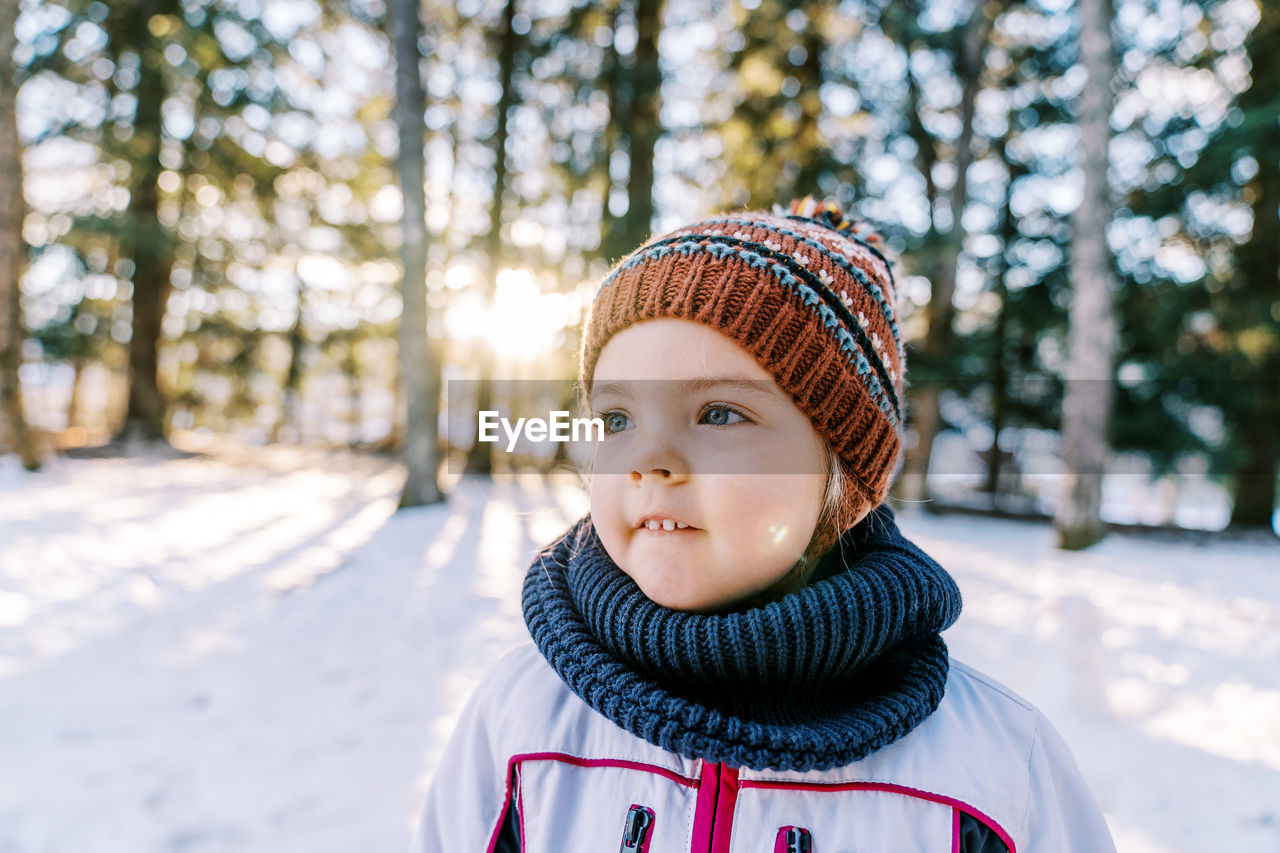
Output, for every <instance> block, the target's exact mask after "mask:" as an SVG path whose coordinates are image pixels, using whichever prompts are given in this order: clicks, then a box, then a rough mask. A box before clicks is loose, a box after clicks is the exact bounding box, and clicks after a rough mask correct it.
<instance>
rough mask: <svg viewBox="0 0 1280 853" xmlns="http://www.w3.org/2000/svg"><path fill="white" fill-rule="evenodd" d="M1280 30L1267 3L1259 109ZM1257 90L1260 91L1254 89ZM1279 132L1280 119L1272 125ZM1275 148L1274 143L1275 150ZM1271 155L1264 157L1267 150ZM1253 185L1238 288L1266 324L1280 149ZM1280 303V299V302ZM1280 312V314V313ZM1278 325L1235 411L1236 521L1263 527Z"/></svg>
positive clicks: (1254, 57)
mask: <svg viewBox="0 0 1280 853" xmlns="http://www.w3.org/2000/svg"><path fill="white" fill-rule="evenodd" d="M1277 35H1280V10H1277V9H1276V8H1275V7H1274V6H1271V7H1266V8H1263V9H1262V14H1261V19H1260V20H1259V22H1258V25H1257V26H1256V27H1255V28H1254V31H1253V33H1252V34H1251V35H1250V36H1249V41H1248V43H1247V49H1248V51H1249V61H1250V65H1251V70H1250V76H1251V77H1252V78H1253V86H1252V87H1251V90H1250V92H1249V95H1250V98H1249V100H1250V101H1251V104H1250V105H1249V106H1250V108H1251V111H1252V110H1258V111H1262V110H1265V109H1267V106H1266V103H1267V102H1266V99H1267V98H1273V97H1274V96H1275V92H1276V85H1277V83H1278V82H1280V61H1278V60H1277V58H1276V53H1275V47H1274V45H1275V39H1276V36H1277ZM1254 90H1257V91H1256V94H1255V92H1254ZM1271 132H1272V133H1274V125H1273V126H1272V131H1271ZM1272 151H1273V152H1274V149H1272ZM1259 159H1260V160H1262V159H1263V157H1262V156H1260V157H1259ZM1250 188H1251V189H1252V190H1253V194H1254V197H1253V233H1252V234H1251V235H1250V236H1249V242H1248V243H1246V244H1245V245H1243V246H1241V247H1240V248H1239V250H1237V252H1236V257H1237V268H1238V276H1239V282H1240V283H1241V286H1240V287H1239V288H1238V290H1240V291H1243V292H1244V293H1257V294H1260V295H1261V297H1262V298H1261V299H1259V298H1258V297H1253V298H1252V299H1253V300H1254V301H1253V304H1254V305H1256V306H1257V309H1256V310H1254V311H1252V312H1251V313H1252V315H1253V316H1252V317H1251V318H1250V319H1249V320H1247V321H1246V322H1245V327H1246V328H1249V327H1253V326H1255V325H1257V324H1265V323H1266V322H1267V321H1266V320H1265V319H1264V318H1265V317H1266V316H1267V314H1268V308H1269V307H1270V308H1271V315H1272V317H1273V318H1274V317H1275V314H1274V311H1275V309H1274V307H1271V306H1268V305H1267V302H1268V301H1269V300H1270V299H1272V298H1273V295H1274V294H1275V293H1277V290H1278V289H1277V284H1280V281H1278V280H1277V279H1280V216H1277V211H1280V170H1277V169H1276V162H1275V155H1274V153H1272V154H1271V156H1270V162H1269V163H1266V165H1264V166H1263V167H1262V168H1261V169H1259V170H1258V174H1257V176H1256V177H1255V178H1254V180H1253V181H1252V182H1251V183H1250ZM1273 305H1274V303H1273ZM1276 319H1280V318H1276ZM1269 325H1270V326H1271V338H1272V342H1271V347H1270V349H1269V355H1268V356H1266V357H1265V358H1263V359H1262V363H1261V364H1257V365H1251V370H1250V372H1251V373H1252V374H1253V375H1252V376H1250V377H1249V378H1248V379H1245V380H1244V382H1243V384H1244V385H1245V386H1246V387H1243V388H1240V389H1239V391H1237V392H1236V396H1237V399H1239V400H1241V401H1242V403H1243V401H1244V400H1250V401H1253V402H1255V405H1238V406H1237V407H1236V411H1235V413H1234V417H1235V418H1244V419H1246V420H1245V422H1244V423H1240V424H1237V425H1236V428H1237V431H1238V433H1239V435H1240V439H1241V441H1242V443H1243V444H1244V445H1245V448H1246V451H1247V458H1246V460H1245V461H1244V463H1243V465H1242V466H1241V468H1240V469H1239V470H1238V471H1237V472H1236V478H1235V494H1234V502H1233V505H1232V508H1231V526H1232V527H1256V528H1262V529H1265V530H1271V529H1273V524H1274V520H1273V519H1274V513H1275V506H1276V469H1277V466H1280V434H1278V431H1280V426H1277V425H1278V424H1280V352H1277V346H1278V345H1280V342H1277V340H1276V336H1277V331H1278V330H1277V329H1276V325H1275V323H1274V322H1273V323H1271V324H1269Z"/></svg>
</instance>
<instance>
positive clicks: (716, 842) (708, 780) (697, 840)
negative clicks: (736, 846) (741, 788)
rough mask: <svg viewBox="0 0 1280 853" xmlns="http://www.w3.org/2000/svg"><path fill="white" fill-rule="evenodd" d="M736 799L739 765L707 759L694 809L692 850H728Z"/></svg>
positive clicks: (697, 852) (695, 852)
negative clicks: (731, 765)
mask: <svg viewBox="0 0 1280 853" xmlns="http://www.w3.org/2000/svg"><path fill="white" fill-rule="evenodd" d="M737 802H738V768H736V767H730V766H728V765H726V764H718V763H716V762H714V761H706V760H704V761H703V762H702V775H701V776H700V777H699V779H698V799H697V802H696V804H695V805H694V809H693V846H692V848H691V850H692V853H728V851H729V834H730V832H731V831H732V828H733V809H734V806H735V805H737Z"/></svg>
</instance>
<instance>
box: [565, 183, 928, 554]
mask: <svg viewBox="0 0 1280 853" xmlns="http://www.w3.org/2000/svg"><path fill="white" fill-rule="evenodd" d="M879 244H880V238H879V237H878V235H876V234H875V233H874V232H873V231H871V230H870V229H869V228H868V227H867V226H866V225H865V224H863V223H861V222H858V221H851V220H849V219H847V218H846V217H845V216H844V214H842V213H841V211H840V209H839V207H837V206H836V205H835V204H833V203H830V202H827V203H819V202H817V201H814V200H813V199H811V198H806V199H802V200H799V201H795V202H792V204H791V206H790V210H789V212H787V211H782V210H777V211H775V212H774V213H764V212H759V211H744V212H739V213H731V214H725V215H722V216H717V217H714V218H711V219H707V220H704V221H702V222H698V223H696V224H694V225H690V226H688V227H685V228H680V229H678V230H676V231H673V232H671V233H670V234H667V235H665V236H663V237H659V238H656V239H653V240H650V241H649V242H648V243H646V244H645V245H643V246H641V247H640V248H639V249H637V250H635V251H634V252H632V253H631V254H630V255H629V256H627V257H626V258H624V259H623V260H622V261H620V262H619V263H618V265H617V266H616V267H614V269H613V271H612V272H610V273H609V275H608V276H607V277H606V278H605V280H604V283H603V284H602V285H601V287H600V289H599V291H598V292H597V293H596V297H595V302H594V304H593V305H592V307H591V311H590V315H589V316H588V318H587V321H586V328H585V332H584V334H583V337H582V347H581V350H580V352H579V373H578V375H579V377H580V379H581V382H582V387H583V389H584V390H589V389H590V388H591V382H592V378H593V377H594V375H595V367H596V361H597V360H598V359H599V357H600V350H601V349H602V348H603V347H604V345H605V343H606V342H607V341H608V340H609V338H610V337H611V336H613V335H614V334H616V333H617V332H618V331H620V330H622V329H624V328H626V327H627V326H631V325H633V324H635V323H639V322H641V321H643V320H651V319H659V318H679V319H685V320H692V321H694V322H698V323H703V324H706V325H708V326H711V327H712V328H714V329H716V330H717V331H719V332H720V333H722V334H724V335H726V336H727V337H729V338H730V339H731V340H733V341H734V342H735V343H737V344H738V345H739V346H741V347H742V348H743V349H745V350H746V351H747V352H749V353H751V354H752V355H753V356H755V358H756V359H757V360H758V361H759V362H760V364H761V365H763V366H764V368H765V369H766V370H768V371H769V373H771V374H772V375H773V377H774V379H775V381H776V382H777V383H778V385H779V387H781V388H782V389H783V390H784V391H786V392H787V393H788V394H789V395H790V396H791V399H792V400H793V401H794V402H795V404H796V405H797V406H798V407H799V408H800V410H801V411H803V412H805V413H806V414H808V415H809V417H810V419H811V420H812V422H813V425H814V428H815V429H816V430H817V431H818V434H819V435H821V436H822V437H823V438H825V439H826V440H827V441H828V442H830V444H831V446H832V448H833V449H834V450H835V452H836V454H837V455H838V456H839V457H840V460H841V469H842V476H843V477H844V480H845V486H846V488H845V496H846V499H845V501H844V505H843V509H844V510H845V511H844V513H843V515H844V516H845V517H847V518H855V517H856V513H857V512H858V511H859V509H861V504H863V502H866V503H869V504H870V505H871V506H872V507H874V506H878V505H879V504H880V503H881V502H882V501H883V500H884V498H885V495H886V494H887V493H888V490H889V484H890V482H891V481H892V479H893V477H894V475H896V474H897V471H898V467H899V465H900V464H901V453H900V449H901V444H902V441H901V437H902V428H903V378H904V372H905V368H906V354H905V352H904V350H903V347H902V341H901V336H900V334H899V330H898V315H897V306H896V288H895V285H894V281H893V275H892V273H890V271H889V264H888V262H887V261H886V260H885V257H884V256H883V255H882V254H881V253H880V250H879V249H878V248H877V246H878V245H879ZM843 532H844V531H843V530H839V529H835V527H834V526H833V522H832V520H830V519H828V520H827V521H826V523H825V525H824V522H823V521H822V520H820V521H819V529H818V530H816V531H815V533H814V538H815V541H814V542H811V543H810V547H809V548H808V549H806V555H809V554H821V553H823V552H824V551H825V550H826V549H827V548H828V547H830V546H831V545H832V544H834V542H835V540H836V539H837V538H838V537H839V536H840V534H841V533H843Z"/></svg>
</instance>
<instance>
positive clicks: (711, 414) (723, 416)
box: [702, 403, 751, 426]
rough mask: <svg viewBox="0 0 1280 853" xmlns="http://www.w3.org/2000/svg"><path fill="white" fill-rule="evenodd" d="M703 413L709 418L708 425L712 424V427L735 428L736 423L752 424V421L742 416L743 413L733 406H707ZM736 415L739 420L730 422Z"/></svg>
mask: <svg viewBox="0 0 1280 853" xmlns="http://www.w3.org/2000/svg"><path fill="white" fill-rule="evenodd" d="M702 413H703V414H704V415H706V416H707V417H708V423H710V424H711V425H712V426H733V424H735V423H742V422H746V423H751V419H750V418H748V417H747V416H746V415H744V414H742V412H740V411H738V410H737V409H735V408H733V407H732V406H726V405H723V404H714V403H713V404H712V405H710V406H707V407H706V408H705V409H703V410H702ZM734 415H736V416H737V417H738V418H739V420H737V421H729V420H728V418H730V417H732V416H734Z"/></svg>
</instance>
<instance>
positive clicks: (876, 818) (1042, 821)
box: [413, 643, 1115, 853]
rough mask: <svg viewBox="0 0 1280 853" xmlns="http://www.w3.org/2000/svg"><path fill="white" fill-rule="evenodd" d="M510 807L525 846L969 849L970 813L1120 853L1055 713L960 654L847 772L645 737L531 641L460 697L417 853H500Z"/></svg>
mask: <svg viewBox="0 0 1280 853" xmlns="http://www.w3.org/2000/svg"><path fill="white" fill-rule="evenodd" d="M511 806H514V807H515V809H516V813H514V814H513V815H512V820H515V821H517V825H518V834H519V837H520V848H521V850H523V851H525V853H597V851H598V853H615V851H618V850H623V851H633V850H634V851H648V853H775V851H776V853H787V851H791V850H794V851H812V853H954V851H958V850H960V849H961V844H960V826H961V819H962V817H963V815H965V814H968V815H970V816H972V817H973V818H976V819H977V820H978V821H980V822H981V823H983V824H985V825H986V826H987V827H989V828H990V829H991V830H993V831H994V834H995V835H997V836H999V838H1000V839H1001V840H1002V841H1003V842H1004V845H1005V846H1006V847H1007V848H1008V850H1009V851H1011V853H1068V851H1070V853H1113V851H1114V850H1115V847H1114V845H1113V844H1112V841H1111V836H1110V834H1109V832H1108V830H1107V825H1106V822H1105V821H1104V820H1103V817H1102V814H1101V812H1100V811H1099V809H1098V806H1097V805H1096V804H1095V802H1094V800H1093V797H1092V795H1091V794H1090V792H1089V790H1088V788H1087V787H1086V785H1085V783H1084V781H1083V779H1082V778H1081V777H1080V773H1079V770H1078V769H1077V768H1076V764H1075V761H1074V760H1073V759H1072V757H1071V754H1070V752H1069V751H1068V749H1067V747H1066V745H1065V744H1064V743H1063V741H1062V739H1061V737H1060V736H1059V735H1058V733H1057V732H1056V731H1054V729H1053V727H1052V726H1051V725H1050V724H1049V722H1048V721H1047V720H1046V719H1045V718H1044V717H1043V716H1042V715H1041V714H1040V712H1039V711H1037V710H1036V709H1035V708H1034V707H1032V706H1031V705H1030V704H1029V703H1027V702H1026V701H1025V700H1023V699H1021V698H1019V697H1018V696H1016V695H1015V694H1013V693H1012V692H1010V691H1009V690H1007V689H1006V688H1004V687H1002V686H1001V685H999V684H997V683H996V682H994V681H992V680H991V679H989V678H987V677H986V676H984V675H982V674H981V673H978V672H975V671H974V670H972V669H969V668H968V667H966V666H964V665H963V664H960V663H958V662H956V661H955V660H954V659H953V660H952V661H951V668H950V675H949V676H948V679H947V686H946V694H945V696H944V698H943V700H942V703H941V704H940V705H939V706H938V708H937V710H936V711H934V713H933V714H931V715H930V716H929V717H928V718H927V719H926V720H925V721H924V722H923V723H921V724H920V725H919V726H917V727H916V728H915V729H914V730H912V731H911V732H910V733H909V734H907V735H906V736H905V737H903V738H901V739H900V740H898V741H896V742H894V743H892V744H890V745H889V746H887V747H885V748H883V749H881V750H879V751H877V752H875V753H874V754H872V755H871V756H869V757H867V758H865V759H863V760H861V761H858V762H855V763H853V764H849V765H847V766H845V767H841V768H837V769H835V770H825V771H811V772H778V771H771V770H751V769H748V768H737V767H730V766H727V765H720V764H716V763H713V762H708V761H704V760H702V759H694V758H687V757H685V756H682V755H678V754H676V753H673V752H668V751H666V750H664V749H661V748H660V747H657V746H654V745H652V744H650V743H648V742H646V741H644V740H641V739H640V738H637V737H635V736H634V735H632V734H630V733H628V732H627V731H625V730H623V729H621V728H619V727H618V726H617V725H615V724H614V723H613V722H611V721H610V720H608V719H607V718H605V717H604V716H602V715H601V714H599V713H597V712H596V711H595V710H593V709H592V708H590V707H589V706H587V705H586V704H585V703H584V702H583V701H582V700H581V699H579V698H578V697H577V696H575V695H574V694H573V693H572V692H571V691H570V690H569V688H568V687H566V686H565V684H564V682H562V681H561V680H560V678H559V677H558V676H557V675H556V673H555V672H554V671H553V670H552V669H551V667H550V666H549V665H548V664H547V663H546V661H545V660H544V659H543V658H542V656H541V654H539V652H538V650H537V648H536V647H535V646H534V645H533V644H532V643H528V644H526V645H523V646H520V647H518V648H516V649H513V650H512V651H510V652H508V653H507V654H506V655H505V656H504V657H503V658H502V659H501V660H500V661H498V662H497V663H496V664H495V665H494V666H493V668H492V669H491V670H490V671H489V672H488V673H487V674H486V675H485V677H484V678H483V680H482V681H481V683H480V685H479V686H478V687H477V689H476V691H475V693H474V694H473V695H472V697H471V699H470V700H469V701H468V703H467V705H466V707H465V709H464V710H463V712H462V716H461V718H460V719H459V721H458V725H457V728H456V730H455V731H454V734H453V737H452V739H451V740H450V741H449V743H448V745H447V746H446V748H445V751H444V754H443V756H442V758H441V761H440V764H439V766H438V768H437V769H436V772H435V776H434V778H433V780H432V782H431V785H430V787H429V789H428V791H427V798H426V804H425V806H424V809H423V812H422V816H421V820H420V822H419V825H418V829H417V832H416V835H415V838H414V842H413V851H414V853H489V851H492V850H494V848H495V845H496V844H497V842H498V837H499V835H500V832H501V830H502V829H503V825H504V822H506V819H507V817H508V808H509V807H511ZM516 815H518V818H517V817H516ZM628 844H630V846H628Z"/></svg>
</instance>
